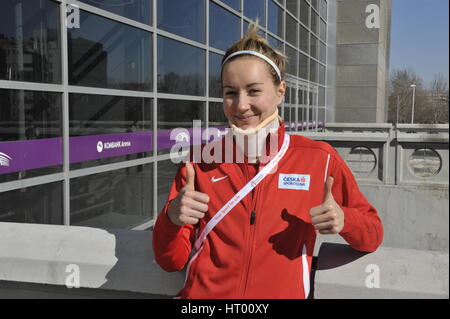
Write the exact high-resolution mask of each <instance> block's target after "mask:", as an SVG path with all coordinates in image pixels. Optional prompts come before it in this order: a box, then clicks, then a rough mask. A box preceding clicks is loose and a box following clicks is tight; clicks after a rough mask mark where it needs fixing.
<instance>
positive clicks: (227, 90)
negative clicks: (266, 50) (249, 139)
mask: <svg viewBox="0 0 450 319" xmlns="http://www.w3.org/2000/svg"><path fill="white" fill-rule="evenodd" d="M268 68H269V66H268V64H267V63H266V62H264V60H261V59H260V58H258V57H249V56H243V57H239V58H236V59H234V60H231V61H230V62H227V63H226V64H225V66H224V68H223V71H222V87H223V110H224V113H225V116H226V117H227V119H228V120H229V121H230V122H231V123H233V124H234V125H236V126H237V127H239V128H240V129H243V130H245V129H248V128H255V127H257V126H258V124H260V123H261V122H262V121H264V120H265V119H266V118H268V117H269V116H270V115H272V114H273V113H274V112H275V110H276V108H277V105H278V104H280V103H281V102H282V100H283V96H284V92H285V89H286V83H285V82H284V81H282V82H281V83H280V85H275V84H274V83H273V78H272V75H271V74H270V72H269V69H268Z"/></svg>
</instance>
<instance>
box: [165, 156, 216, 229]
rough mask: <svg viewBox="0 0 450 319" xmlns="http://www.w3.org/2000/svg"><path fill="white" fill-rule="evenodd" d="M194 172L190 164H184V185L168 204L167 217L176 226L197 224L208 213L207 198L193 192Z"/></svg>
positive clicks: (205, 195)
mask: <svg viewBox="0 0 450 319" xmlns="http://www.w3.org/2000/svg"><path fill="white" fill-rule="evenodd" d="M194 181H195V170H194V167H193V166H192V164H191V163H190V162H187V163H186V184H185V185H184V187H183V188H182V189H181V191H180V192H179V193H178V196H177V197H175V199H174V200H172V202H171V203H170V204H169V209H168V211H167V216H168V217H169V219H170V221H171V222H172V223H174V224H175V225H178V226H183V225H186V224H191V225H194V224H197V223H198V222H199V220H200V219H202V218H203V217H205V213H206V212H207V211H208V203H209V196H208V195H207V194H205V193H201V192H197V191H195V185H194Z"/></svg>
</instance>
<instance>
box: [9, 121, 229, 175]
mask: <svg viewBox="0 0 450 319" xmlns="http://www.w3.org/2000/svg"><path fill="white" fill-rule="evenodd" d="M211 129H213V128H211ZM215 129H216V130H214V129H213V130H211V131H210V136H208V142H210V141H211V140H213V139H214V138H219V137H220V136H221V135H222V134H224V130H225V126H220V127H215ZM204 131H205V129H204V128H201V129H200V128H198V129H193V128H186V129H182V128H178V129H174V130H172V129H169V130H159V131H158V149H160V150H161V149H168V148H171V147H172V146H173V145H175V144H178V145H180V144H183V143H185V144H186V145H187V146H188V145H196V144H199V143H205V141H204V140H203V139H202V138H203V137H204ZM219 131H220V132H221V133H219ZM171 133H172V136H171ZM211 134H212V135H211ZM213 135H214V136H213ZM216 135H217V136H216ZM152 137H153V133H152V132H151V131H145V132H132V133H117V134H103V135H90V136H77V137H71V138H70V139H69V147H70V163H79V162H84V161H91V160H96V159H100V158H108V157H114V156H122V155H129V154H135V153H143V152H148V151H151V150H152V149H153V143H152V141H153V138H152ZM171 137H172V138H171ZM62 145H63V143H62V138H61V137H56V138H48V139H38V140H26V141H11V142H0V174H6V173H12V172H18V171H26V170H31V169H36V168H42V167H49V166H55V165H62V163H63V146H62Z"/></svg>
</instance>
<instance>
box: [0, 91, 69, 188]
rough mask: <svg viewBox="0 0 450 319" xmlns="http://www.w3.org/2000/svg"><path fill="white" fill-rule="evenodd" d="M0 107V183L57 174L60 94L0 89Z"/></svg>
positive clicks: (60, 155) (60, 149)
mask: <svg viewBox="0 0 450 319" xmlns="http://www.w3.org/2000/svg"><path fill="white" fill-rule="evenodd" d="M0 105H1V107H0V152H1V154H0V182H6V181H11V180H17V179H23V178H26V177H35V176H39V175H44V174H50V173H56V172H60V171H61V170H62V128H61V110H62V107H61V94H60V93H50V92H38V91H24V90H9V89H0ZM43 149H45V150H46V152H44V153H43V152H42V150H43Z"/></svg>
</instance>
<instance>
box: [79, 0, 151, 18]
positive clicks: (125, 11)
mask: <svg viewBox="0 0 450 319" xmlns="http://www.w3.org/2000/svg"><path fill="white" fill-rule="evenodd" d="M80 1H81V2H85V3H87V4H89V5H91V6H94V7H97V8H100V9H103V10H107V11H110V12H112V13H115V14H118V15H121V16H124V17H126V18H129V19H133V20H136V21H139V22H142V23H145V24H151V18H152V0H137V1H111V0H80Z"/></svg>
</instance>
